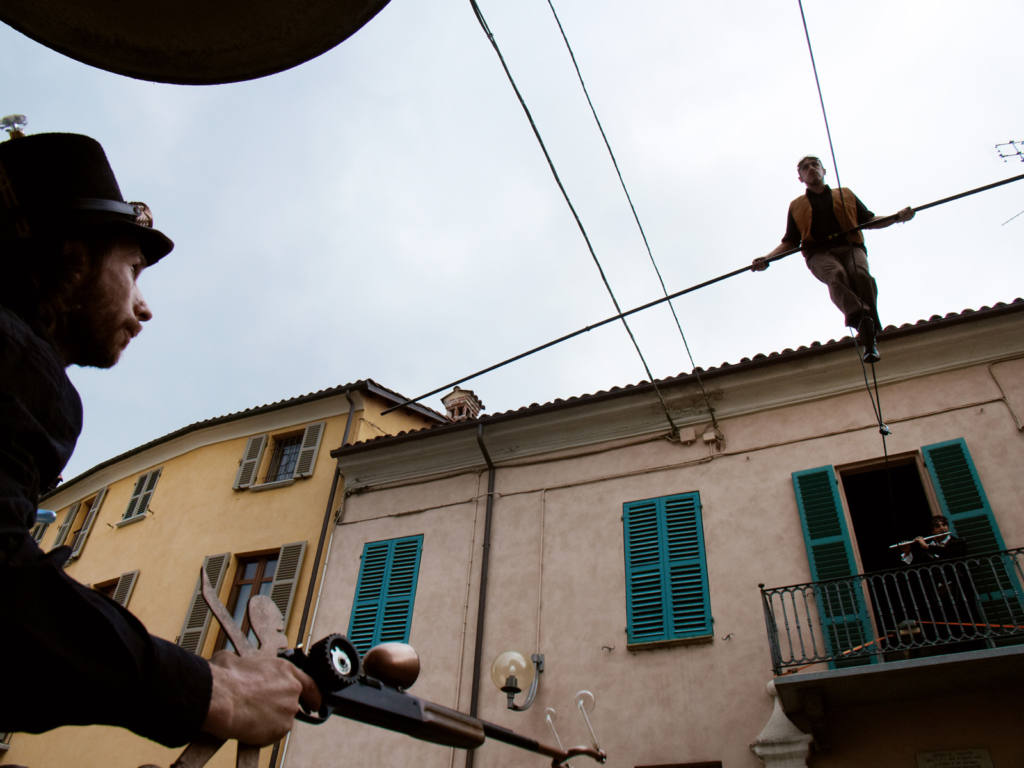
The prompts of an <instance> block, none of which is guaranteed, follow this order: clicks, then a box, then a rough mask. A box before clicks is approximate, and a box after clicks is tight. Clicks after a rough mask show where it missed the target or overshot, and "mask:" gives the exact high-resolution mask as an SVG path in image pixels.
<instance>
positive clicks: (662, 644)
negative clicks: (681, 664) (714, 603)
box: [626, 634, 715, 651]
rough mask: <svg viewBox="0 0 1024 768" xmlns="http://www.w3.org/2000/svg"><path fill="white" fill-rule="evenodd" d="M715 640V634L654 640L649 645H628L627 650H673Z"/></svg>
mask: <svg viewBox="0 0 1024 768" xmlns="http://www.w3.org/2000/svg"><path fill="white" fill-rule="evenodd" d="M714 639H715V636H714V634H707V635H697V636H695V637H673V638H672V639H670V640H652V641H651V642H649V643H643V642H641V643H626V650H627V651H654V650H657V649H658V648H671V647H673V646H676V645H705V644H707V643H710V642H711V641H712V640H714Z"/></svg>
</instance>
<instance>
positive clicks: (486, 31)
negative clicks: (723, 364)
mask: <svg viewBox="0 0 1024 768" xmlns="http://www.w3.org/2000/svg"><path fill="white" fill-rule="evenodd" d="M469 4H470V5H471V6H472V7H473V13H474V14H476V18H477V21H479V22H480V27H481V28H482V29H483V31H484V34H486V35H487V39H488V40H489V41H490V43H491V47H492V48H494V52H495V53H496V54H497V55H498V60H499V61H500V62H501V67H502V69H504V70H505V76H506V77H507V78H508V82H509V84H510V85H511V86H512V90H513V91H515V94H516V98H517V99H519V105H520V106H521V107H522V108H523V112H524V113H526V119H527V120H528V121H529V122H530V127H531V128H532V129H533V135H534V136H536V137H537V143H538V144H540V148H541V151H542V152H543V153H544V158H545V159H546V160H547V162H548V168H550V169H551V174H552V175H553V176H554V177H555V183H556V184H557V185H558V189H559V190H560V191H561V193H562V197H563V198H564V199H565V204H566V205H568V206H569V211H570V212H571V213H572V217H573V218H574V219H575V220H576V226H577V227H578V228H579V230H580V234H581V235H583V241H584V242H585V243H586V245H587V250H588V251H589V252H590V258H591V259H593V261H594V266H596V267H597V271H598V273H599V274H600V275H601V280H602V281H603V282H604V287H605V288H606V289H607V290H608V295H609V296H610V297H611V300H612V304H613V305H614V307H615V311H616V312H618V313H619V316H620V317H621V319H622V326H623V328H625V329H626V333H627V334H629V339H630V341H632V342H633V347H634V348H635V349H636V353H637V355H639V356H640V362H641V363H643V366H644V370H645V371H646V372H647V378H648V379H649V380H650V382H651V384H652V385H654V392H655V394H656V395H657V396H658V401H659V402H660V403H661V408H662V410H663V411H664V412H665V418H666V419H667V420H668V423H669V426H670V427H671V433H672V434H673V435H674V434H676V432H677V431H678V430H677V429H676V425H675V422H674V421H672V416H671V414H670V413H669V410H668V403H666V402H665V398H664V397H663V396H662V394H661V390H660V389H658V385H657V384H656V383H655V380H654V374H653V373H651V368H650V366H649V365H648V364H647V360H646V359H645V358H644V353H643V352H641V351H640V345H639V344H638V343H637V340H636V337H635V336H634V335H633V331H632V329H631V328H630V327H629V324H628V323H627V322H626V319H625V314H623V312H622V307H620V306H619V301H618V299H616V298H615V292H614V291H613V290H612V286H611V284H610V283H609V282H608V277H607V276H606V275H605V273H604V268H603V267H602V266H601V262H600V261H599V260H598V258H597V253H595V251H594V246H593V245H591V243H590V237H589V236H588V235H587V230H586V229H585V228H584V226H583V222H582V221H581V220H580V217H579V215H578V214H577V213H576V208H575V206H573V204H572V200H570V199H569V193H568V192H566V189H565V186H564V185H563V184H562V179H561V177H560V176H559V175H558V171H557V170H556V169H555V164H554V161H552V159H551V155H550V154H549V153H548V148H547V146H546V145H545V144H544V139H542V138H541V135H540V131H539V130H538V129H537V124H536V123H535V122H534V120H533V115H532V114H531V112H530V109H529V107H527V106H526V101H525V100H524V99H523V95H522V94H521V93H520V92H519V87H518V86H517V85H516V81H515V78H513V77H512V73H511V72H510V71H509V68H508V65H507V64H506V63H505V57H504V56H503V55H502V53H501V49H500V48H499V47H498V41H497V40H495V39H494V34H493V33H492V32H491V29H490V27H488V26H487V20H486V19H485V18H484V15H483V12H482V11H481V10H480V6H478V5H477V3H476V0H469Z"/></svg>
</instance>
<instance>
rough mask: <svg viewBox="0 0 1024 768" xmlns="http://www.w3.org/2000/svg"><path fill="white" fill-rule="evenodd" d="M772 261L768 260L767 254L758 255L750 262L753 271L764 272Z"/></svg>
mask: <svg viewBox="0 0 1024 768" xmlns="http://www.w3.org/2000/svg"><path fill="white" fill-rule="evenodd" d="M769 266H771V263H770V262H769V261H768V257H767V256H758V257H757V258H756V259H754V260H753V261H752V262H750V269H751V271H753V272H764V271H765V270H766V269H768V267H769Z"/></svg>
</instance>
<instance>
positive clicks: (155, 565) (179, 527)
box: [0, 393, 429, 768]
mask: <svg viewBox="0 0 1024 768" xmlns="http://www.w3.org/2000/svg"><path fill="white" fill-rule="evenodd" d="M353 400H354V401H355V404H356V408H357V410H355V411H354V412H353V419H352V423H351V428H350V431H349V437H348V440H349V442H350V443H352V442H360V441H362V440H366V439H370V438H373V437H375V436H376V435H378V434H380V428H383V429H387V430H391V431H393V432H397V431H402V430H409V429H418V428H421V427H423V426H426V425H427V424H428V423H429V422H428V421H427V419H426V418H424V417H422V416H419V415H416V414H413V413H411V412H409V411H396V412H394V413H392V414H388V415H386V416H381V415H380V411H381V410H382V409H384V408H385V407H387V406H388V405H390V403H386V402H384V401H383V400H380V399H378V398H375V397H372V396H370V395H368V394H366V393H362V394H357V395H355V396H354V397H353ZM348 408H349V405H348V401H347V400H346V398H345V397H344V394H340V395H336V396H333V397H330V398H326V399H323V400H318V401H315V402H310V403H302V404H298V405H295V406H293V407H283V408H281V409H278V410H274V411H272V412H270V413H264V414H259V415H255V416H250V417H242V418H239V419H235V420H232V421H230V422H229V423H228V424H222V425H219V426H215V427H210V428H208V429H205V430H198V431H196V432H194V433H191V434H189V435H186V436H184V437H182V438H178V439H175V440H172V441H170V442H169V444H165V445H158V446H155V447H153V448H150V449H147V450H145V451H142V452H140V453H139V454H137V455H134V456H129V457H127V458H125V459H123V460H121V461H119V462H118V463H117V464H116V465H114V466H112V467H109V468H106V469H104V470H101V471H99V472H97V473H95V474H96V475H97V477H92V478H90V477H84V478H82V479H76V482H74V483H73V484H72V485H71V486H68V487H65V488H62V489H60V491H59V492H58V493H57V494H55V495H54V496H51V497H50V498H49V499H47V500H46V502H45V503H44V506H47V507H53V508H55V509H56V511H57V513H58V517H57V522H56V523H55V524H52V525H50V526H49V527H48V529H47V530H46V533H45V535H44V536H43V538H42V540H41V542H40V546H41V547H42V548H43V549H44V550H46V549H50V548H52V547H53V545H54V541H55V538H56V536H57V531H58V529H59V527H60V523H61V521H62V520H63V519H64V517H65V515H66V513H67V510H68V509H69V508H70V507H71V505H72V504H74V503H75V502H78V501H80V500H82V499H83V498H89V497H91V496H93V495H95V493H96V491H98V490H99V489H100V488H102V487H106V488H107V494H106V497H105V499H104V501H103V503H102V506H101V509H100V511H99V513H98V516H97V519H96V521H95V523H94V525H93V527H92V530H91V533H90V535H89V538H88V539H87V542H86V544H85V546H84V548H83V550H82V554H81V556H80V557H79V558H78V559H76V560H73V561H71V562H70V563H69V565H68V567H67V572H68V573H69V574H70V575H71V576H73V577H74V578H75V579H77V580H79V581H80V582H82V583H85V584H94V583H99V582H105V581H108V580H110V579H114V578H117V577H118V576H120V575H121V574H122V573H125V572H128V571H132V570H136V569H137V570H138V571H139V576H138V578H137V580H136V583H135V588H134V591H133V593H132V595H131V598H130V601H129V603H128V608H129V609H130V610H131V611H132V612H133V613H135V614H136V615H137V616H138V617H139V618H140V619H141V620H142V622H143V623H144V624H145V625H146V627H147V628H148V629H149V630H150V632H152V633H153V634H155V635H157V636H160V637H164V638H167V639H169V640H174V639H175V638H176V637H177V636H178V633H179V632H180V630H181V628H182V623H183V621H184V619H185V615H186V613H187V611H188V608H189V606H190V602H191V598H192V595H193V590H194V589H195V586H196V582H197V578H198V575H199V570H200V568H201V566H202V563H203V558H204V557H205V556H206V555H211V554H218V553H223V552H228V553H231V555H232V557H231V558H230V561H229V565H228V568H227V570H226V572H225V574H224V579H223V583H222V587H221V589H220V595H221V599H222V601H227V599H228V594H229V592H230V585H231V583H232V581H233V579H234V575H235V570H236V566H237V564H238V557H239V556H243V555H246V554H252V553H263V552H268V551H269V552H273V551H276V550H277V549H278V548H279V547H281V546H282V545H284V544H288V543H292V542H298V541H304V542H306V544H307V547H306V551H305V557H304V559H303V563H302V568H301V576H300V579H299V582H298V585H297V588H296V590H295V595H294V598H293V601H292V605H291V611H290V618H289V621H288V626H287V629H286V634H287V636H288V639H289V643H290V644H292V645H294V644H295V643H296V639H297V638H296V633H297V631H298V627H299V622H300V617H301V615H302V612H303V605H304V602H305V599H306V595H307V593H308V591H309V589H310V587H311V586H312V587H313V588H315V587H316V583H315V580H312V568H313V563H314V554H315V551H316V547H317V541H318V538H319V536H320V532H321V527H322V524H323V519H324V515H325V512H326V511H327V503H328V498H329V495H330V490H331V484H332V479H333V476H334V467H335V462H334V460H333V459H332V458H331V457H330V451H331V450H332V449H333V448H336V447H338V446H340V445H341V443H342V438H343V435H344V434H345V427H346V422H347V418H348ZM319 421H323V422H325V428H324V433H323V436H322V439H321V443H320V447H319V450H318V453H317V457H316V463H315V465H314V470H313V474H312V476H311V477H309V478H304V479H297V480H295V481H294V482H293V483H291V484H289V485H284V486H281V487H275V488H272V489H268V490H252V489H249V490H239V491H236V490H233V489H232V486H233V484H234V481H235V475H236V472H237V470H238V466H239V460H240V458H241V457H242V453H243V451H244V449H245V446H246V442H247V439H248V438H249V437H250V436H252V435H259V434H268V435H271V436H273V435H283V434H290V433H294V432H296V431H300V432H301V430H302V429H303V428H304V427H305V426H306V425H307V424H311V423H316V422H319ZM270 454H271V450H270V447H269V446H268V448H267V450H266V451H265V453H264V457H263V462H262V464H263V469H262V470H261V472H260V474H259V477H260V478H262V477H263V473H264V472H265V469H266V465H267V463H268V462H269V460H270ZM156 468H161V469H162V472H161V475H160V478H159V481H158V483H157V486H156V488H155V490H154V494H153V496H152V499H151V501H150V505H149V511H148V512H147V514H146V515H145V516H144V517H142V518H140V519H138V520H137V521H135V522H131V523H130V524H127V525H123V526H118V525H117V523H118V522H120V521H121V518H122V516H123V515H124V513H125V510H126V508H127V506H128V503H129V499H130V498H131V495H132V491H133V489H134V487H135V482H136V479H137V478H138V476H139V475H141V474H143V473H145V472H148V471H150V470H152V469H156ZM336 499H337V502H336V504H335V508H336V507H337V504H340V500H341V488H340V487H339V492H338V495H337V497H336ZM307 627H308V623H307ZM216 636H217V632H216V629H215V627H214V628H211V629H210V630H209V631H208V632H207V635H206V639H205V642H204V645H203V655H205V656H209V655H210V654H211V653H212V651H213V646H214V644H215V641H216ZM179 752H180V750H179V749H166V748H163V747H160V746H159V745H157V744H155V743H153V742H149V741H147V740H145V739H143V738H141V737H138V736H135V735H134V734H132V733H130V732H128V731H125V730H122V729H115V728H99V727H87V728H79V727H75V728H72V727H68V728H61V729H57V730H55V731H51V732H49V733H46V734H42V735H38V736H36V735H30V734H15V735H14V736H13V738H12V741H11V745H10V749H9V750H8V752H6V753H5V754H3V755H0V763H18V764H24V765H30V766H49V765H53V766H58V765H59V766H76V768H78V767H80V768H91V767H92V766H95V767H96V768H100V766H103V767H104V768H106V767H107V766H111V765H118V766H125V767H126V768H127V767H129V766H138V765H141V764H143V763H155V764H157V765H169V764H170V763H171V762H173V760H174V759H175V758H176V757H177V755H178V753H179ZM233 752H234V749H233V745H232V746H231V748H230V749H228V748H225V749H222V750H221V752H220V753H219V754H218V755H217V757H216V758H215V760H214V761H213V762H211V763H210V765H211V768H217V766H223V767H224V768H226V767H227V766H230V765H234V756H233ZM269 756H270V749H265V750H263V753H262V755H261V765H266V764H267V763H268V760H269Z"/></svg>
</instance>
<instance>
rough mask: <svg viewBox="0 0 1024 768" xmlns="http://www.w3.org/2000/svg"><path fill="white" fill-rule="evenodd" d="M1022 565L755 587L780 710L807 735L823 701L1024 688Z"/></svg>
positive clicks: (983, 564)
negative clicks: (1014, 684) (1014, 683)
mask: <svg viewBox="0 0 1024 768" xmlns="http://www.w3.org/2000/svg"><path fill="white" fill-rule="evenodd" d="M1022 566H1024V548H1019V549H1009V550H1004V551H1000V552H992V553H989V554H986V555H978V556H969V557H962V558H957V559H952V560H944V561H941V562H939V561H934V562H931V563H928V564H923V565H913V566H906V567H904V568H901V569H893V570H887V571H877V572H874V573H866V574H858V575H856V576H851V577H849V578H844V579H832V580H829V581H819V582H811V583H807V584H793V585H791V586H787V587H772V588H765V587H764V586H763V585H762V586H761V600H762V605H763V608H764V617H765V624H766V627H767V630H768V646H769V651H770V654H771V661H772V669H773V671H774V672H775V674H776V675H777V676H778V677H776V679H775V687H776V690H777V691H778V694H779V698H780V702H781V703H782V705H783V709H784V710H785V711H786V712H787V714H789V715H790V716H791V718H792V719H793V720H794V722H796V723H797V725H798V726H801V727H805V726H807V725H810V724H812V723H810V722H809V720H806V718H808V717H810V715H811V714H813V712H815V711H819V712H820V711H821V710H822V708H823V707H824V706H825V704H826V703H827V705H828V708H834V707H836V706H842V705H845V704H853V703H864V702H873V701H874V702H877V701H880V700H883V699H895V698H907V697H921V696H929V695H941V694H942V693H943V692H944V691H946V690H954V689H956V690H967V689H973V690H984V689H986V687H988V686H1005V685H1006V684H1008V683H1009V682H1010V681H1011V680H1016V679H1019V680H1021V681H1024V590H1022V588H1021V585H1022V584H1024V572H1022ZM1015 646H1016V647H1015ZM802 721H803V722H802Z"/></svg>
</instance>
